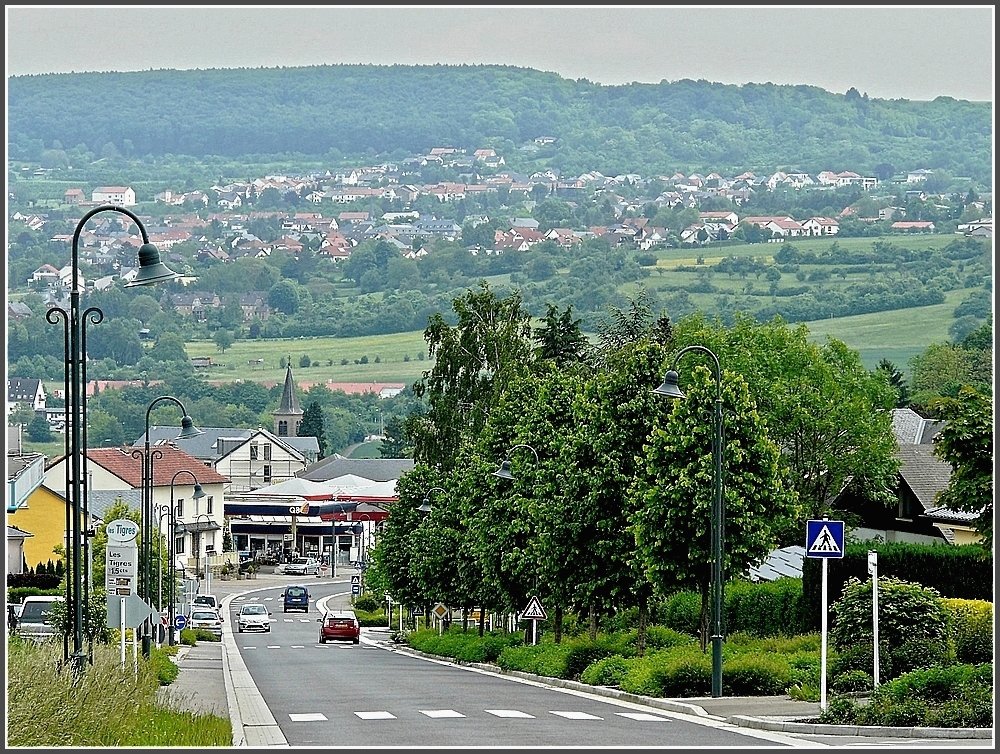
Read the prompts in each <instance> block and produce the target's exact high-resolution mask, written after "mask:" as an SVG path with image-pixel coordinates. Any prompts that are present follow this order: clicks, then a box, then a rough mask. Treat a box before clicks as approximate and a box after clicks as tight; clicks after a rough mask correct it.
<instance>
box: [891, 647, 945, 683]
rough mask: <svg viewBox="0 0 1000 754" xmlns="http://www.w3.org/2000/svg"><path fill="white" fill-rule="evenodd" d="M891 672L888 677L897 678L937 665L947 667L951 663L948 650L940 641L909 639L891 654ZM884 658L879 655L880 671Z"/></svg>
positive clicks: (892, 650)
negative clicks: (912, 671)
mask: <svg viewBox="0 0 1000 754" xmlns="http://www.w3.org/2000/svg"><path fill="white" fill-rule="evenodd" d="M889 658H890V668H891V670H890V672H889V675H888V676H887V677H889V678H895V677H896V676H900V675H902V674H903V673H909V672H910V671H911V670H918V669H920V668H930V667H934V666H935V665H946V664H948V661H949V656H948V651H947V648H946V647H945V646H944V644H942V643H941V642H940V641H933V640H928V639H923V638H915V639H907V640H906V641H904V642H903V643H902V644H900V645H899V646H898V647H894V648H893V649H891V650H890V652H889ZM881 665H882V656H881V652H880V653H879V671H880V672H881Z"/></svg>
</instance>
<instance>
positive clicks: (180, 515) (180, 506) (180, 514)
mask: <svg viewBox="0 0 1000 754" xmlns="http://www.w3.org/2000/svg"><path fill="white" fill-rule="evenodd" d="M176 515H177V518H184V498H181V499H180V500H178V501H177V514H176Z"/></svg>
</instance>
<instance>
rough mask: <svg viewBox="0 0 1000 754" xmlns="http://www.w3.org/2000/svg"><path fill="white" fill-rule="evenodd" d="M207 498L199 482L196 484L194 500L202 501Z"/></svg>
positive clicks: (192, 497) (192, 496)
mask: <svg viewBox="0 0 1000 754" xmlns="http://www.w3.org/2000/svg"><path fill="white" fill-rule="evenodd" d="M203 497H205V490H203V489H202V488H201V485H200V484H198V483H197V482H195V483H194V493H193V494H192V495H191V499H192V500H201V499H202V498H203Z"/></svg>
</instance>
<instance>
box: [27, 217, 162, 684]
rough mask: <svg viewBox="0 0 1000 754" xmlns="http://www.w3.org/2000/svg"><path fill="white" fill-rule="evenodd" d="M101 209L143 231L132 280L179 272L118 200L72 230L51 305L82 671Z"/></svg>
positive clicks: (77, 656)
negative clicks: (86, 250) (57, 298)
mask: <svg viewBox="0 0 1000 754" xmlns="http://www.w3.org/2000/svg"><path fill="white" fill-rule="evenodd" d="M99 212H119V213H121V214H123V215H126V216H127V217H129V218H130V219H131V220H132V222H134V223H135V224H136V225H137V226H138V228H139V232H140V234H141V236H142V246H141V247H140V249H139V274H138V276H137V277H136V278H135V280H134V281H133V282H132V283H129V284H128V286H130V287H131V286H135V285H151V284H153V283H159V282H162V281H165V280H173V279H174V278H176V277H179V276H178V274H177V273H175V272H173V271H172V270H170V269H169V268H168V267H167V266H166V265H164V264H163V263H162V262H160V252H159V251H157V249H156V247H155V246H154V245H153V244H151V243H150V242H149V235H148V234H147V233H146V229H145V228H144V227H143V225H142V222H141V221H140V220H139V218H138V217H136V215H135V214H133V213H132V212H130V211H129V210H127V209H125V208H124V207H119V206H117V205H114V204H104V205H101V206H99V207H95V208H94V209H92V210H90V211H89V212H87V213H86V214H85V215H84V216H83V217H82V218H80V222H79V223H77V226H76V230H74V232H73V258H72V267H71V277H70V294H69V312H68V313H67V312H66V311H64V310H63V309H61V308H60V307H58V306H55V307H53V308H51V309H49V310H48V311H47V312H46V314H45V320H46V321H47V322H48V323H50V324H53V325H54V324H56V323H57V322H58V321H59V319H62V321H63V346H64V357H65V364H66V367H65V370H64V371H63V378H64V380H63V381H64V387H65V395H66V408H65V422H66V477H65V482H66V535H67V545H68V547H67V550H66V560H67V566H68V568H67V574H66V607H67V609H68V612H69V631H68V632H67V635H66V636H65V638H64V641H63V661H64V662H70V661H72V664H73V668H74V671H75V672H81V671H82V670H83V667H84V664H85V663H86V660H87V657H86V654H85V653H84V649H83V625H84V620H83V615H84V613H83V604H84V602H85V601H87V600H88V599H89V590H90V585H89V583H87V580H86V579H84V576H83V566H84V558H83V557H82V556H81V549H82V548H84V547H85V545H84V544H83V543H82V542H81V539H82V538H83V536H84V533H83V528H84V527H86V525H87V518H88V516H89V514H90V511H89V509H88V503H87V486H86V485H87V482H86V477H87V403H86V399H85V385H86V380H87V367H86V359H87V328H86V326H85V323H86V321H89V322H90V324H94V325H97V324H100V323H101V322H102V321H103V320H104V312H103V311H101V309H99V308H98V307H96V306H91V307H89V308H87V309H86V310H84V311H83V312H82V313H81V311H80V298H81V295H82V291H81V286H80V248H79V246H80V234H81V233H82V232H83V227H84V225H85V224H86V223H87V221H88V220H89V219H90V218H92V217H93V216H94V215H96V214H98V213H99ZM70 634H72V637H73V652H72V655H71V654H70V651H69V635H70Z"/></svg>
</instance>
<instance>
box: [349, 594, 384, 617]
mask: <svg viewBox="0 0 1000 754" xmlns="http://www.w3.org/2000/svg"><path fill="white" fill-rule="evenodd" d="M352 604H353V605H354V609H355V610H364V611H365V612H366V613H374V612H377V611H379V610H381V609H382V606H383V604H384V603H383V602H382V601H380V600H377V599H376V598H375V595H373V594H362V595H359V596H357V597H355V598H354V600H353V603H352Z"/></svg>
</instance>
